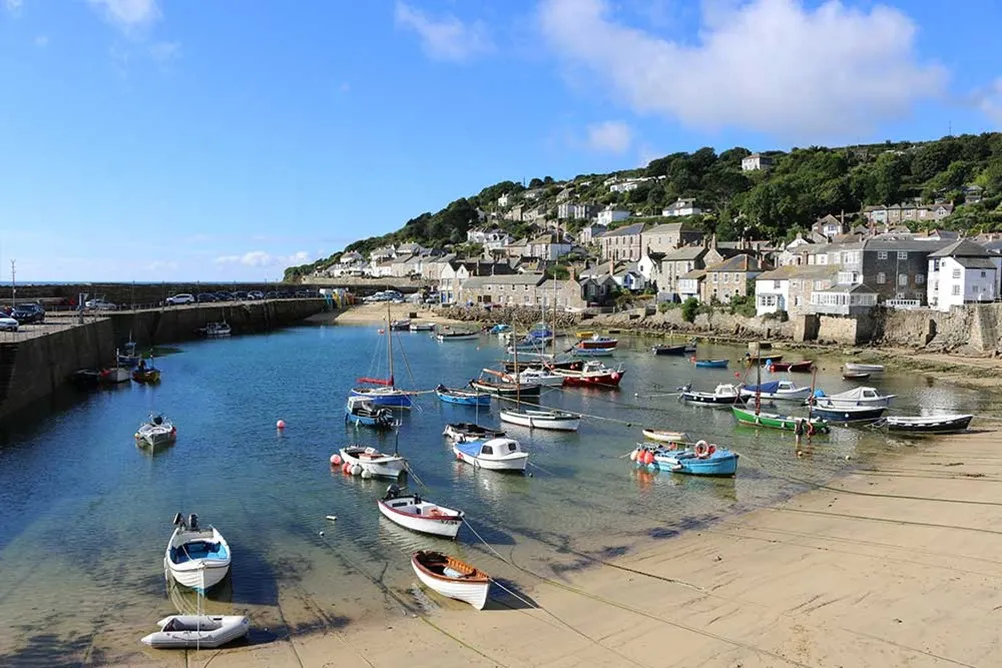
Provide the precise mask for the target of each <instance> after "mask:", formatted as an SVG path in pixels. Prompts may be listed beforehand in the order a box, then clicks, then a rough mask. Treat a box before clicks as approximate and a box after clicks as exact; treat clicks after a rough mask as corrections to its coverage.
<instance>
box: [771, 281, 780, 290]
mask: <svg viewBox="0 0 1002 668" xmlns="http://www.w3.org/2000/svg"><path fill="white" fill-rule="evenodd" d="M779 283H780V282H779V281H773V282H772V289H773V290H779Z"/></svg>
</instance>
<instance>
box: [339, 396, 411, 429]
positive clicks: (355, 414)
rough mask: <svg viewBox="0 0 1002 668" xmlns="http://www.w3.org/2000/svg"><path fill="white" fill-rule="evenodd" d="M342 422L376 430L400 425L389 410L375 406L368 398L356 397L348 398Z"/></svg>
mask: <svg viewBox="0 0 1002 668" xmlns="http://www.w3.org/2000/svg"><path fill="white" fill-rule="evenodd" d="M344 421H345V422H348V423H350V424H354V425H355V426H358V425H364V426H366V427H375V428H376V429H393V428H394V427H397V426H399V425H400V421H399V420H397V419H396V418H395V417H394V416H393V413H392V412H391V411H390V409H389V408H386V407H385V406H377V405H376V404H375V402H374V401H372V399H370V398H368V397H358V396H351V397H348V403H347V404H346V405H345V407H344Z"/></svg>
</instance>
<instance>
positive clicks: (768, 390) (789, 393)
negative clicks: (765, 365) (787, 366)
mask: <svg viewBox="0 0 1002 668" xmlns="http://www.w3.org/2000/svg"><path fill="white" fill-rule="evenodd" d="M741 394H742V395H744V396H746V397H754V396H756V395H758V397H759V398H760V399H764V400H767V401H803V400H804V399H807V398H808V397H810V396H811V388H810V387H809V386H803V387H801V386H799V385H796V384H795V383H793V382H792V381H789V380H774V381H772V382H769V383H759V384H758V385H745V386H744V387H742V388H741Z"/></svg>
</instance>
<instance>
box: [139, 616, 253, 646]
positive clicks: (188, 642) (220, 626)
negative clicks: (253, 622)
mask: <svg viewBox="0 0 1002 668" xmlns="http://www.w3.org/2000/svg"><path fill="white" fill-rule="evenodd" d="M157 626H159V627H160V630H159V631H157V632H156V633H151V634H149V635H148V636H145V637H144V638H142V640H141V641H140V642H142V643H143V644H144V645H149V646H150V647H153V648H156V649H192V648H205V649H215V648H216V647H222V646H223V645H225V644H227V643H231V642H233V641H234V640H238V639H240V638H243V637H244V636H245V635H247V632H248V631H249V630H250V620H248V619H247V617H244V616H243V615H224V616H211V615H171V616H170V617H164V618H163V619H161V620H160V621H158V622H157Z"/></svg>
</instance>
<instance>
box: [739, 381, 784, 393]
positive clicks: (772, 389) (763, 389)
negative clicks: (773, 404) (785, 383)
mask: <svg viewBox="0 0 1002 668" xmlns="http://www.w3.org/2000/svg"><path fill="white" fill-rule="evenodd" d="M744 389H745V390H747V391H748V392H759V393H761V394H775V393H776V391H777V390H779V381H776V380H774V381H771V382H768V383H762V384H760V385H745V387H744Z"/></svg>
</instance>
